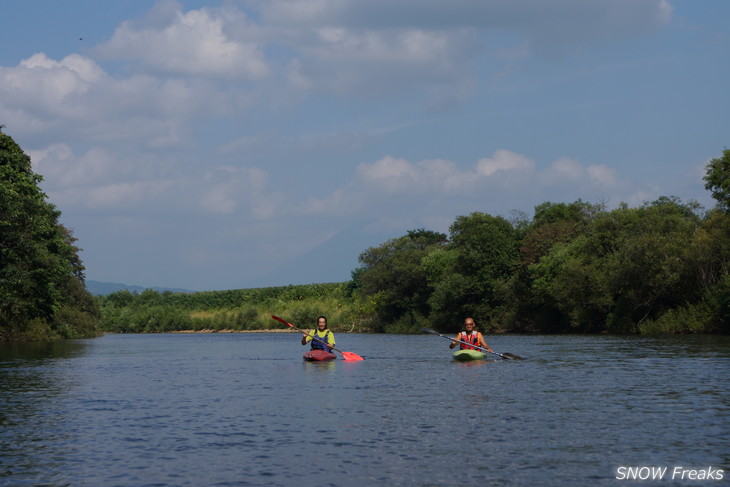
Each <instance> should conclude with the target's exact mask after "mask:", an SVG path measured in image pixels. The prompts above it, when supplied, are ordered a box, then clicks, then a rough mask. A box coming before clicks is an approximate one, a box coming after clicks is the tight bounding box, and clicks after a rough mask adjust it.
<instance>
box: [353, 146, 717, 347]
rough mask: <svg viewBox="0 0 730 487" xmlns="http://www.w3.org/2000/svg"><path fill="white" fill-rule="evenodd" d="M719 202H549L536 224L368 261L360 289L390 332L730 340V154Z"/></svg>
mask: <svg viewBox="0 0 730 487" xmlns="http://www.w3.org/2000/svg"><path fill="white" fill-rule="evenodd" d="M705 182H706V188H707V189H708V190H710V191H711V192H712V195H713V197H714V198H715V199H716V201H717V206H716V208H714V209H712V210H709V211H705V210H704V209H703V208H701V207H700V206H699V205H698V204H697V203H695V202H689V203H683V202H682V201H681V200H679V199H678V198H674V197H661V198H658V199H657V200H656V201H653V202H648V203H645V204H643V205H642V206H640V207H638V208H629V207H628V206H627V205H626V204H621V205H620V206H619V207H618V208H616V209H613V210H607V209H605V207H604V206H603V205H601V204H590V203H586V202H583V201H581V200H578V201H575V202H573V203H552V202H546V203H543V204H541V205H538V206H537V207H536V208H535V211H534V216H533V217H532V218H531V219H527V218H516V219H513V220H512V221H508V220H507V219H505V218H503V217H501V216H493V215H489V214H486V213H480V212H475V213H472V214H470V215H467V216H459V217H458V218H456V220H455V221H454V222H453V224H452V225H451V227H450V228H449V235H448V236H447V235H446V234H443V233H437V232H433V231H429V230H425V229H418V230H413V231H409V232H408V233H407V234H406V235H404V236H402V237H399V238H395V239H392V240H389V241H387V242H385V243H383V244H381V245H380V246H377V247H373V248H369V249H367V250H366V251H365V252H363V253H362V254H361V255H360V264H361V266H360V267H359V268H358V269H356V270H355V271H354V272H353V282H354V287H355V288H356V289H358V290H359V292H360V293H362V294H363V295H364V296H368V297H371V298H372V299H374V300H375V301H376V306H375V312H376V314H377V316H378V319H379V321H380V322H382V323H387V324H388V325H387V327H389V329H391V330H400V331H413V330H417V329H419V328H420V327H421V326H432V325H433V324H440V325H441V327H442V328H443V329H450V330H451V331H454V330H456V328H457V327H458V326H459V323H460V322H461V320H463V318H464V317H465V316H472V317H474V318H475V319H476V320H477V321H478V322H479V323H481V325H482V326H483V327H484V328H485V329H486V330H488V331H503V332H533V333H566V332H587V333H604V332H607V333H695V332H700V333H727V332H728V331H730V272H729V269H730V214H729V213H728V211H729V210H730V150H725V151H724V152H723V156H722V157H720V158H717V159H713V160H712V161H711V162H710V163H709V164H708V166H707V173H706V176H705Z"/></svg>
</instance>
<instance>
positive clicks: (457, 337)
mask: <svg viewBox="0 0 730 487" xmlns="http://www.w3.org/2000/svg"><path fill="white" fill-rule="evenodd" d="M456 339H457V340H461V332H459V334H458V335H456ZM456 345H457V343H456V342H451V345H449V348H454V347H455V346H456Z"/></svg>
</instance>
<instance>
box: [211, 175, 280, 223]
mask: <svg viewBox="0 0 730 487" xmlns="http://www.w3.org/2000/svg"><path fill="white" fill-rule="evenodd" d="M267 185H268V174H267V173H266V172H265V171H263V170H261V169H258V168H255V167H243V168H236V167H230V166H220V167H216V168H214V169H213V170H209V171H208V172H207V173H206V174H205V176H204V178H203V183H202V185H201V187H200V192H201V196H200V205H201V207H202V209H203V210H204V211H206V212H210V213H218V214H226V215H231V214H234V213H241V212H244V213H248V214H249V215H251V216H252V217H253V218H255V219H261V220H265V219H269V218H271V217H272V216H274V214H275V212H276V209H277V205H276V204H275V203H274V200H273V199H272V198H270V197H269V195H268V194H267Z"/></svg>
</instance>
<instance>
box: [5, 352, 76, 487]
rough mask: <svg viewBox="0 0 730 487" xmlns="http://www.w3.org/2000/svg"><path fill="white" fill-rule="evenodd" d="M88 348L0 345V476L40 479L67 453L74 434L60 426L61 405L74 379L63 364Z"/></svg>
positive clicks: (64, 412)
mask: <svg viewBox="0 0 730 487" xmlns="http://www.w3.org/2000/svg"><path fill="white" fill-rule="evenodd" d="M86 347H87V342H86V341H64V342H51V343H0V427H2V432H3V433H2V439H0V477H4V476H13V475H18V476H20V477H21V478H22V477H23V476H25V475H29V474H31V475H32V476H34V477H36V478H38V479H41V478H43V476H42V475H43V474H42V472H44V471H47V470H49V469H50V470H53V467H54V466H57V465H58V462H59V460H58V459H59V458H61V457H62V455H63V454H65V453H68V449H67V448H66V447H65V446H64V445H67V444H68V442H69V441H70V440H71V438H72V437H73V435H72V434H71V433H70V432H64V430H63V428H59V427H58V425H62V424H63V422H64V421H65V420H66V419H67V417H66V416H67V415H66V411H65V410H64V407H63V406H62V404H61V403H62V402H63V398H64V397H65V396H66V395H68V394H69V393H70V391H71V390H72V389H73V388H74V386H75V385H76V380H75V379H74V378H73V375H74V374H75V373H74V372H72V373H71V375H68V374H67V373H66V371H67V370H68V369H67V368H66V363H65V362H67V361H68V360H70V359H75V358H78V357H80V356H83V355H84V353H85V351H86ZM49 441H50V442H52V444H53V445H54V446H51V447H49ZM45 480H46V481H47V480H48V479H45ZM19 484H20V483H19V482H18V481H15V483H14V485H19Z"/></svg>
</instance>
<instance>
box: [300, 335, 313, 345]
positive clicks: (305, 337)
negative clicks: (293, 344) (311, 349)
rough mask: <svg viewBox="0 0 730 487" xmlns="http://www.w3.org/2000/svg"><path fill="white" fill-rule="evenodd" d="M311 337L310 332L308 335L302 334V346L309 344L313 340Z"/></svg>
mask: <svg viewBox="0 0 730 487" xmlns="http://www.w3.org/2000/svg"><path fill="white" fill-rule="evenodd" d="M311 335H312V332H309V333H308V334H307V333H302V345H306V344H307V343H309V342H310V341H311V340H312V337H311Z"/></svg>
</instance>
